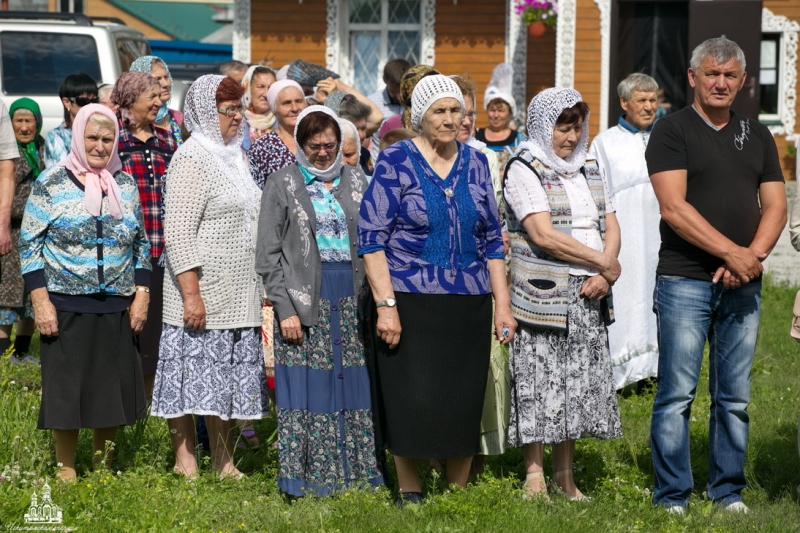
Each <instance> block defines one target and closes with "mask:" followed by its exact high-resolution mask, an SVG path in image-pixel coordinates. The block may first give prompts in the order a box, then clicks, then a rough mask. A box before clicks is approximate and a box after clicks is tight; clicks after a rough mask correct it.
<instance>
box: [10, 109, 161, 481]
mask: <svg viewBox="0 0 800 533" xmlns="http://www.w3.org/2000/svg"><path fill="white" fill-rule="evenodd" d="M72 132H73V134H72V149H71V151H70V153H69V155H68V156H67V157H66V158H65V159H64V160H62V161H61V162H60V163H58V164H57V165H55V166H53V167H51V168H49V169H48V170H47V171H46V172H43V173H42V174H41V175H40V176H39V179H38V180H36V182H35V184H34V185H33V191H32V192H31V195H30V197H29V198H28V203H27V205H26V207H25V216H24V218H23V220H22V228H21V232H20V239H19V249H20V256H21V260H22V275H23V278H24V279H25V286H26V290H27V291H29V292H30V293H31V301H32V302H33V310H34V319H35V321H36V327H37V328H38V329H39V332H40V333H41V358H42V399H41V407H40V410H39V422H38V425H37V427H38V429H52V430H53V436H54V438H55V445H56V461H57V462H58V463H59V468H60V470H59V473H58V476H59V478H61V479H71V478H74V477H75V475H76V473H75V448H76V446H77V443H78V431H79V430H80V429H81V428H92V430H93V439H92V441H93V447H94V451H95V452H103V451H104V450H106V446H107V443H108V442H113V441H114V438H115V436H116V433H117V428H118V427H119V426H121V425H132V424H134V423H135V422H136V420H137V419H139V418H144V417H145V416H146V409H145V399H144V389H143V381H142V368H141V364H140V362H139V357H138V355H137V352H136V347H135V346H134V340H133V336H134V334H137V333H139V332H141V331H142V328H143V327H144V324H145V321H146V320H147V307H148V304H149V297H150V294H149V291H150V289H149V284H150V243H149V241H148V239H147V234H146V233H145V227H144V218H143V215H142V206H141V203H140V201H139V191H138V189H137V187H136V182H135V181H134V179H133V178H132V177H131V176H130V175H129V174H126V173H125V172H123V171H122V170H121V168H122V165H121V163H120V160H119V157H118V156H117V138H118V137H119V127H118V125H117V117H116V116H115V115H114V114H113V113H112V112H111V110H110V109H108V108H107V107H105V106H103V105H100V104H89V105H87V106H84V107H83V108H81V110H80V111H79V112H78V114H77V115H76V117H75V121H74V122H73V124H72ZM94 457H95V461H96V462H97V461H99V460H100V459H101V458H102V457H104V456H103V455H102V454H96V455H95V456H94ZM105 459H106V464H107V466H110V465H109V464H108V463H109V462H110V453H108V454H106V455H105Z"/></svg>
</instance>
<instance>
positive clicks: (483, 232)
mask: <svg viewBox="0 0 800 533" xmlns="http://www.w3.org/2000/svg"><path fill="white" fill-rule="evenodd" d="M358 246H359V248H358V255H365V254H368V253H372V252H375V251H378V250H384V251H385V252H386V259H387V262H388V263H389V272H390V274H391V277H392V287H393V288H394V290H395V291H398V292H414V293H425V294H487V293H489V292H491V286H490V283H489V269H488V264H487V260H488V259H503V257H504V255H503V239H502V236H501V233H500V219H499V216H498V213H497V204H496V203H495V198H494V191H493V188H492V178H491V175H490V172H489V164H488V162H487V160H486V156H484V155H483V154H481V153H480V152H479V151H477V150H475V149H474V148H470V147H469V146H467V145H466V144H463V143H458V155H457V158H456V161H455V163H454V164H453V168H452V169H451V170H450V173H449V174H448V175H447V177H446V178H444V179H442V178H440V177H439V176H438V175H437V174H436V173H435V172H434V170H433V169H432V168H431V167H430V165H428V163H427V161H425V158H424V157H423V155H422V153H420V151H419V150H418V149H417V147H416V145H415V144H414V143H413V141H411V140H405V141H401V142H399V143H396V144H394V145H392V146H390V147H389V148H387V149H386V150H384V151H383V152H381V155H380V156H379V157H378V161H377V163H376V164H375V172H374V174H373V175H372V181H371V182H370V184H369V187H367V191H366V193H365V194H364V199H363V201H362V203H361V210H360V213H359V221H358Z"/></svg>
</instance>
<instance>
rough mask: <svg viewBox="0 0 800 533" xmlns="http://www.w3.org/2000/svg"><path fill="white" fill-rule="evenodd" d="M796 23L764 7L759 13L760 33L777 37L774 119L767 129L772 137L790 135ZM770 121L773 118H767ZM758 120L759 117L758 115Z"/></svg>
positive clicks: (799, 26)
mask: <svg viewBox="0 0 800 533" xmlns="http://www.w3.org/2000/svg"><path fill="white" fill-rule="evenodd" d="M798 32H800V23H798V22H797V21H794V20H790V19H789V18H788V17H785V16H783V15H776V14H775V13H773V12H772V11H770V10H769V9H768V8H766V7H765V8H763V9H762V10H761V33H777V34H780V45H779V56H778V58H779V59H778V60H779V62H780V63H779V64H780V67H779V76H780V77H779V79H778V120H779V121H780V124H773V125H771V126H768V127H769V130H770V131H771V132H772V134H773V135H793V134H794V126H795V110H796V109H797V34H798ZM769 117H770V118H773V117H774V115H770V116H769ZM759 118H761V116H759Z"/></svg>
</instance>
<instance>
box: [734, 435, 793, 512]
mask: <svg viewBox="0 0 800 533" xmlns="http://www.w3.org/2000/svg"><path fill="white" fill-rule="evenodd" d="M797 438H798V435H797V424H796V423H792V422H788V421H787V422H783V423H781V424H777V425H773V426H772V427H771V428H770V432H769V434H768V437H767V438H759V439H756V440H752V441H751V442H750V449H749V451H748V453H749V454H750V460H749V461H748V465H747V466H748V468H747V472H746V473H747V479H748V481H749V482H751V483H754V484H755V485H757V486H760V487H761V488H762V489H763V490H764V491H766V493H767V496H768V498H769V500H770V501H776V500H778V499H781V498H782V497H784V496H785V495H786V494H787V493H788V494H790V495H791V497H792V498H793V499H797V491H796V489H797V486H798V485H799V484H800V460H798V456H797Z"/></svg>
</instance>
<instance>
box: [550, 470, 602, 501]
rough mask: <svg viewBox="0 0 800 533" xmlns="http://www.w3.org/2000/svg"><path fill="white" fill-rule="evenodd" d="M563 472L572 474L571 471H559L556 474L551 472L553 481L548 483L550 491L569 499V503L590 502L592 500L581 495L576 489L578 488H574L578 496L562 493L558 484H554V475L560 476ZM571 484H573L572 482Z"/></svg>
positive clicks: (562, 490)
mask: <svg viewBox="0 0 800 533" xmlns="http://www.w3.org/2000/svg"><path fill="white" fill-rule="evenodd" d="M563 472H568V473H569V474H572V470H559V471H558V472H553V479H552V480H551V481H550V490H552V491H553V492H555V493H556V494H562V495H564V496H566V497H567V499H569V501H571V502H585V503H589V502H590V501H592V499H591V498H590V497H589V496H586V495H585V494H584V493H582V492H581V491H580V489H578V487H575V490H577V491H578V494H580V496H570V495H569V494H567V493H566V492H564V489H563V488H561V486H560V485H558V483H556V475H558V474H561V473H563ZM573 484H574V481H573Z"/></svg>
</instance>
